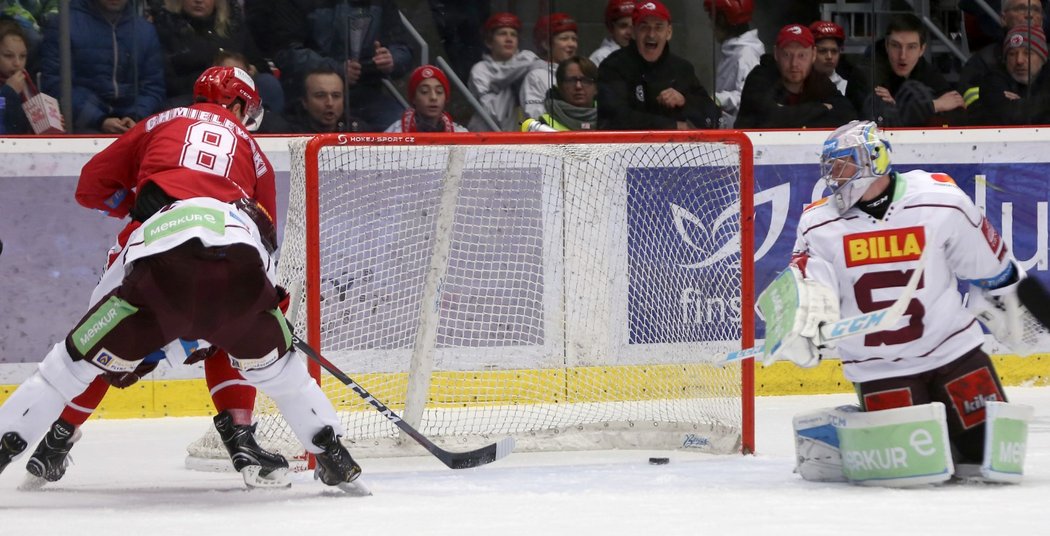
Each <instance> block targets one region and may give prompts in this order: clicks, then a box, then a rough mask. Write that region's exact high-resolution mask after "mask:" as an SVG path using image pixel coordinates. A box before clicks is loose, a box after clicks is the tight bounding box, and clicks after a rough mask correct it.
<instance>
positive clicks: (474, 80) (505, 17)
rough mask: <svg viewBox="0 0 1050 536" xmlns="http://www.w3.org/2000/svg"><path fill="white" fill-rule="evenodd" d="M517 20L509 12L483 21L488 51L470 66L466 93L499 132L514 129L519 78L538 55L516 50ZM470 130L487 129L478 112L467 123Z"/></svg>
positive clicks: (516, 121) (537, 59) (525, 72)
mask: <svg viewBox="0 0 1050 536" xmlns="http://www.w3.org/2000/svg"><path fill="white" fill-rule="evenodd" d="M520 30H521V20H520V19H518V17H517V16H516V15H514V14H513V13H496V14H494V15H492V16H491V17H489V20H487V21H485V28H484V31H485V46H486V47H488V49H489V53H488V54H485V55H484V56H482V58H481V61H480V62H478V63H476V64H475V65H474V67H472V68H471V69H470V92H471V93H473V94H474V96H475V97H477V98H478V100H479V101H480V102H481V106H482V108H483V110H482V113H487V114H489V115H490V116H491V117H492V119H493V121H495V122H496V125H498V126H499V129H500V130H502V131H508V132H509V131H514V130H517V126H518V123H519V122H520V121H519V119H518V109H519V107H520V103H519V102H518V90H519V89H520V87H521V82H522V80H524V79H525V75H526V74H528V72H529V69H531V68H532V65H533V63H536V62H538V61H540V59H539V57H538V56H536V54H534V53H533V52H531V51H529V50H519V48H518V32H519V31H520ZM467 128H469V129H470V131H471V132H483V131H487V130H489V128H488V126H487V125H486V123H485V121H483V120H482V119H481V117H480V114H475V116H474V118H473V119H472V120H471V121H470V123H469V124H468V125H467Z"/></svg>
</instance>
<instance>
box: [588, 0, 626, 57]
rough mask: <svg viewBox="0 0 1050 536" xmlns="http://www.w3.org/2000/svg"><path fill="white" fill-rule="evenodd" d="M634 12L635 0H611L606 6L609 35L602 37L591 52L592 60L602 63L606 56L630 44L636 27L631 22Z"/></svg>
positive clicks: (606, 25)
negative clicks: (595, 48) (600, 41)
mask: <svg viewBox="0 0 1050 536" xmlns="http://www.w3.org/2000/svg"><path fill="white" fill-rule="evenodd" d="M632 13H634V0H609V3H608V4H606V6H605V29H606V30H608V32H609V35H606V36H605V39H602V43H601V45H598V49H597V50H595V51H594V52H591V56H590V60H591V62H593V63H594V64H595V65H601V64H602V60H604V59H605V57H606V56H608V55H609V54H612V53H613V52H615V51H617V50H620V49H621V48H623V47H625V46H627V45H628V44H630V42H631V35H632V30H633V29H634V23H633V22H631V14H632Z"/></svg>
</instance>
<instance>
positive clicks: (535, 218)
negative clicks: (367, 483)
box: [191, 131, 754, 457]
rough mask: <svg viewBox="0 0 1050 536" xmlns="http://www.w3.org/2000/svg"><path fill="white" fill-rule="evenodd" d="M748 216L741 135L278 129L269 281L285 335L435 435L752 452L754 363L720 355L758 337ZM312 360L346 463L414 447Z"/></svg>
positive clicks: (263, 418) (279, 431)
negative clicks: (273, 280) (285, 159)
mask: <svg viewBox="0 0 1050 536" xmlns="http://www.w3.org/2000/svg"><path fill="white" fill-rule="evenodd" d="M753 221H754V216H753V187H752V147H751V144H750V142H749V140H748V138H747V137H746V136H745V135H743V134H742V133H739V132H735V131H710V132H706V131H695V132H641V133H626V132H605V133H579V132H573V133H558V134H553V135H547V134H537V133H492V134H453V135H449V134H419V135H414V136H410V135H401V134H375V135H356V134H333V135H320V136H316V137H314V138H311V139H309V140H306V139H303V140H297V141H293V142H292V181H291V193H290V199H289V206H288V217H287V218H286V221H285V222H283V225H284V233H283V240H282V244H281V252H280V260H279V265H278V266H279V267H278V277H279V279H280V281H281V282H282V284H284V285H285V286H286V287H288V288H293V287H295V286H301V288H303V289H304V291H303V293H302V294H303V295H302V300H303V306H302V307H300V310H301V311H303V312H301V313H300V314H299V318H297V319H296V329H297V331H299V332H300V333H304V334H305V337H306V339H307V341H308V342H309V343H310V344H311V345H313V346H314V347H316V348H318V349H319V350H320V351H321V353H322V354H324V355H325V357H326V358H328V359H329V360H331V361H332V362H334V363H335V364H336V365H337V366H339V368H341V369H342V370H343V371H345V372H346V373H347V374H349V375H350V376H351V377H353V378H354V379H355V380H356V381H357V382H358V383H360V384H361V385H363V386H364V387H365V388H367V389H368V390H369V392H371V393H372V394H373V395H374V396H375V397H376V398H377V399H380V400H382V401H383V402H384V403H385V404H387V405H388V406H390V407H391V408H392V409H394V410H395V411H398V412H399V413H401V415H402V416H403V417H404V418H405V419H406V421H408V422H409V423H410V424H411V425H412V426H414V427H415V428H417V429H418V430H419V431H420V432H422V433H423V434H424V435H426V436H428V437H430V438H431V439H432V440H433V441H434V442H435V443H437V444H438V445H441V446H442V447H444V448H449V449H466V448H468V447H475V446H479V445H481V444H483V443H489V442H491V441H492V440H494V439H497V438H499V437H501V436H505V435H513V436H514V437H515V439H516V441H517V445H518V450H570V449H600V448H660V449H666V448H683V449H693V450H699V451H703V452H711V453H731V452H745V453H749V452H752V451H753V449H754V379H753V372H754V371H753V364H752V362H751V361H750V360H747V361H745V362H743V363H735V364H730V365H727V366H724V367H722V366H718V365H717V364H715V362H716V361H717V360H718V359H719V358H720V357H721V356H723V355H725V354H726V353H728V352H729V351H732V350H738V349H741V348H748V347H751V346H752V345H753V343H754V341H753V334H754V318H753V299H754V289H753V253H752V252H753V246H754V241H753ZM304 313H305V314H304ZM311 365H313V364H312V363H311ZM311 371H312V372H313V373H315V374H316V377H317V378H318V380H319V381H320V382H321V384H322V387H323V389H324V390H325V392H326V393H327V394H328V396H329V398H330V399H331V400H332V401H333V404H334V405H335V406H336V408H337V410H338V411H339V412H340V416H341V418H342V419H343V424H344V427H345V428H346V431H347V435H346V436H345V437H344V441H346V442H347V444H348V446H349V447H350V448H351V451H352V452H354V454H355V456H357V455H358V454H360V455H362V456H369V455H380V456H391V455H411V454H421V453H422V451H421V449H419V448H418V447H417V446H416V445H415V444H414V442H412V441H411V440H405V438H401V437H400V436H399V435H398V431H397V428H396V427H394V426H392V425H391V424H390V423H389V421H386V419H384V418H382V416H380V415H378V414H377V413H376V412H374V411H373V410H372V409H371V408H370V407H369V406H367V405H366V404H364V403H363V401H361V400H360V399H359V398H358V397H357V395H356V394H354V393H353V392H352V391H350V390H349V389H347V388H346V387H345V386H343V385H342V384H341V383H339V382H336V381H334V379H333V378H330V377H328V376H322V375H321V374H320V371H319V370H318V368H317V367H316V366H312V368H311ZM256 416H257V418H258V420H259V427H258V432H257V435H258V437H259V440H260V442H261V443H262V444H263V445H264V446H266V447H267V448H272V449H276V450H278V451H281V452H282V453H284V454H286V455H290V456H296V455H299V454H301V452H302V448H301V446H299V445H298V444H297V443H296V441H295V438H294V436H292V435H291V432H290V430H289V429H288V427H287V425H286V424H285V423H284V422H283V419H281V418H280V416H279V414H278V413H277V412H276V408H275V407H274V406H273V404H272V402H270V401H268V400H267V399H266V398H265V396H263V395H261V394H260V399H259V401H258V402H257V404H256ZM198 446H199V445H198ZM218 447H219V449H218V451H219V453H220V454H221V455H222V456H224V455H225V454H224V452H223V451H222V450H221V443H220V444H219V445H218ZM193 450H194V448H193V447H191V456H193V455H197V456H206V454H203V453H202V452H197V453H194V452H192V451H193ZM201 450H203V448H201V449H198V451H201ZM219 457H221V456H219Z"/></svg>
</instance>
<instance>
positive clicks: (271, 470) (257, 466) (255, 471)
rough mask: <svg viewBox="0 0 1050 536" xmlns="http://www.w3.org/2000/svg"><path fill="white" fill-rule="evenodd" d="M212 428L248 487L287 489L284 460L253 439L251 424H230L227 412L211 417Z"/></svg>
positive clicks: (231, 420) (285, 463)
mask: <svg viewBox="0 0 1050 536" xmlns="http://www.w3.org/2000/svg"><path fill="white" fill-rule="evenodd" d="M214 421H215V429H216V430H218V432H219V437H220V438H222V444H223V445H224V446H225V447H226V451H227V452H229V454H230V461H231V462H233V469H234V470H235V471H237V472H238V473H240V474H241V476H242V477H243V478H244V484H245V485H246V486H248V487H249V488H287V487H289V486H291V485H292V483H291V480H290V479H289V477H288V460H286V459H285V458H284V456H281V455H280V454H275V453H273V452H270V451H267V450H265V449H263V448H262V447H261V446H259V443H258V442H257V441H256V440H255V425H254V424H252V425H243V424H234V423H233V416H232V415H230V413H229V412H228V411H223V412H222V413H219V414H218V415H216V416H215V418H214Z"/></svg>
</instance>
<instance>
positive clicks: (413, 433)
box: [289, 326, 514, 469]
mask: <svg viewBox="0 0 1050 536" xmlns="http://www.w3.org/2000/svg"><path fill="white" fill-rule="evenodd" d="M289 327H291V326H289ZM292 345H293V346H295V347H296V348H298V349H299V350H300V351H301V352H303V353H304V354H306V356H307V357H309V358H310V359H312V360H314V361H315V362H317V364H318V365H321V367H322V368H324V369H325V370H327V371H328V373H329V374H331V375H332V376H335V377H336V379H338V380H339V381H341V382H343V383H344V384H345V385H346V386H347V387H349V388H350V389H353V391H354V392H355V393H357V395H358V396H360V397H361V398H363V399H365V402H368V403H369V404H371V405H372V407H373V408H375V409H376V411H378V412H379V413H382V414H383V416H384V417H386V418H387V419H390V422H392V423H394V424H396V425H397V427H398V428H400V429H401V430H402V431H404V432H405V433H406V434H408V435H409V436H410V437H412V439H415V440H416V442H417V443H419V444H420V445H423V448H425V449H427V451H429V452H430V453H431V454H433V455H434V457H436V458H437V459H439V460H441V463H444V464H445V465H447V466H449V468H451V469H467V468H470V467H477V466H479V465H485V464H488V463H492V462H494V461H496V460H499V459H501V458H503V457H505V456H507V455H508V454H510V453H511V451H513V450H514V438H513V437H505V438H503V439H500V440H499V441H497V442H495V443H493V444H491V445H487V446H484V447H481V448H479V449H476V450H472V451H469V452H449V451H447V450H445V449H443V448H441V447H439V446H437V445H435V444H434V442H433V441H431V440H429V439H427V437H426V436H425V435H423V434H421V433H419V430H416V429H415V428H413V427H412V425H410V424H408V423H407V422H405V421H404V420H403V419H401V417H399V416H398V414H397V413H394V412H393V411H392V410H391V409H390V408H388V407H386V405H385V404H383V403H382V402H380V401H378V400H376V399H375V397H374V396H372V395H371V394H369V393H368V391H366V390H365V388H364V387H361V386H360V385H359V384H358V383H357V382H355V381H354V380H352V379H351V378H350V377H349V376H347V375H346V374H344V373H343V371H341V370H339V367H336V366H335V365H334V364H332V362H331V361H329V360H327V359H325V358H324V356H322V355H321V354H319V353H317V351H316V350H314V349H313V347H311V346H310V345H309V344H307V343H306V342H305V341H303V340H302V339H300V338H299V336H298V335H296V334H295V333H294V332H293V333H292Z"/></svg>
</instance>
